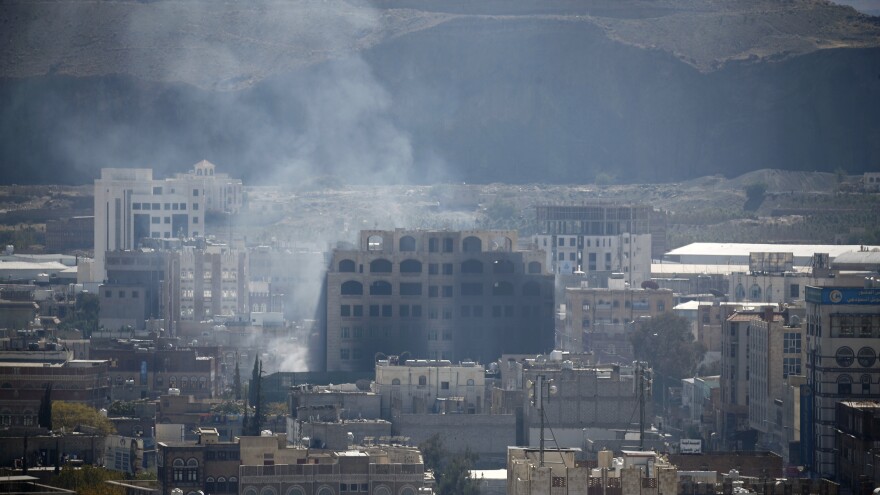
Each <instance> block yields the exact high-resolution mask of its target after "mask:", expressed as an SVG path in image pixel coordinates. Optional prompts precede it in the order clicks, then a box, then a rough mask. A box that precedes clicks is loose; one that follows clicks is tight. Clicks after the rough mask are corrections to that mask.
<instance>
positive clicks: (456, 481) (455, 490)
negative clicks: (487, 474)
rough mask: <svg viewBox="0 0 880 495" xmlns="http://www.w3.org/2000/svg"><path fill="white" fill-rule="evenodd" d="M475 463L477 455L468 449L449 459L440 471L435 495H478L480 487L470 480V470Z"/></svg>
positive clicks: (473, 480)
mask: <svg viewBox="0 0 880 495" xmlns="http://www.w3.org/2000/svg"><path fill="white" fill-rule="evenodd" d="M476 461H477V455H476V454H474V453H473V452H471V451H470V449H467V450H465V452H464V453H463V454H459V455H455V456H453V457H452V458H451V459H449V461H448V462H446V464H445V465H444V466H443V468H442V469H440V476H439V477H438V479H437V495H479V493H480V485H479V484H478V482H477V481H476V480H475V479H473V478H471V469H473V467H474V463H475V462H476Z"/></svg>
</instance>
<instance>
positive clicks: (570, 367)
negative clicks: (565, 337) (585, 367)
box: [562, 359, 574, 370]
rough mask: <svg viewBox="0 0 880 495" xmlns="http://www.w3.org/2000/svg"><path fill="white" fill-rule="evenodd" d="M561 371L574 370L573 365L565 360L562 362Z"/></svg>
mask: <svg viewBox="0 0 880 495" xmlns="http://www.w3.org/2000/svg"><path fill="white" fill-rule="evenodd" d="M562 369H564V370H573V369H574V363H573V362H572V361H570V360H568V359H566V360H565V361H563V362H562Z"/></svg>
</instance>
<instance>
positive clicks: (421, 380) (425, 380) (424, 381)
mask: <svg viewBox="0 0 880 495" xmlns="http://www.w3.org/2000/svg"><path fill="white" fill-rule="evenodd" d="M427 384H428V378H427V377H426V376H425V375H420V376H419V386H421V387H424V386H425V385H427Z"/></svg>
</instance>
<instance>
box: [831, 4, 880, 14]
mask: <svg viewBox="0 0 880 495" xmlns="http://www.w3.org/2000/svg"><path fill="white" fill-rule="evenodd" d="M834 3H838V4H840V5H849V6H851V7H854V8H855V9H856V10H859V11H861V12H864V13H865V14H871V15H880V0H834Z"/></svg>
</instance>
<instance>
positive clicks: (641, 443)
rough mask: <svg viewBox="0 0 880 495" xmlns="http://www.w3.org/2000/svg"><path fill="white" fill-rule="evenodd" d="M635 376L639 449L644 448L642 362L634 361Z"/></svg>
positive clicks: (643, 377)
mask: <svg viewBox="0 0 880 495" xmlns="http://www.w3.org/2000/svg"><path fill="white" fill-rule="evenodd" d="M636 377H637V380H638V386H639V450H645V371H644V369H642V362H641V361H637V362H636Z"/></svg>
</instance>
